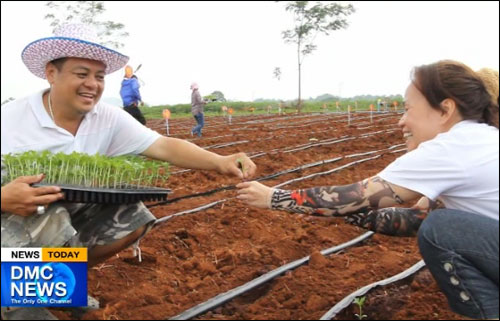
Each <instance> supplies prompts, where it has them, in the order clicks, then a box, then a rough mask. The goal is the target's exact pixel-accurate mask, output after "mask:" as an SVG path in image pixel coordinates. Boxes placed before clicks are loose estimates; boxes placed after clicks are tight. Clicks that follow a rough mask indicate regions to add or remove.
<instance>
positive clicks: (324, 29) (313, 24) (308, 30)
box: [282, 1, 355, 110]
mask: <svg viewBox="0 0 500 321" xmlns="http://www.w3.org/2000/svg"><path fill="white" fill-rule="evenodd" d="M285 9H286V11H291V12H292V13H293V15H294V21H295V26H294V27H293V28H292V29H288V30H285V31H283V32H282V37H283V40H284V41H285V43H293V44H296V45H297V52H298V55H297V62H298V67H299V68H298V69H299V98H298V108H299V110H300V109H301V106H302V104H301V103H302V100H301V68H302V63H303V61H304V57H305V56H306V55H308V54H311V53H312V52H313V51H314V50H316V45H315V44H314V40H315V39H316V36H317V35H318V34H320V33H324V34H326V35H328V34H329V32H331V31H335V30H338V29H345V28H347V26H348V23H347V20H346V19H345V17H347V16H348V15H350V14H351V13H353V12H354V11H355V10H354V7H353V6H352V5H351V4H349V5H345V6H344V5H341V4H338V3H329V4H325V3H321V2H320V1H317V2H316V3H315V4H314V5H312V6H309V1H290V2H288V3H287V5H286V8H285Z"/></svg>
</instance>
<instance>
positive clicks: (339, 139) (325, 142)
mask: <svg viewBox="0 0 500 321" xmlns="http://www.w3.org/2000/svg"><path fill="white" fill-rule="evenodd" d="M394 131H396V130H395V129H385V130H379V131H376V132H370V133H366V134H363V135H359V136H354V137H350V136H341V137H335V138H328V139H324V140H322V141H319V142H317V143H305V144H300V145H295V146H293V147H286V148H292V149H286V148H284V149H283V150H282V149H280V148H275V149H272V150H270V151H268V152H256V154H254V155H251V156H249V158H257V157H260V156H264V155H267V154H276V153H278V152H280V151H282V152H283V153H291V152H293V151H297V150H304V149H309V148H311V147H316V146H322V145H330V144H336V143H341V142H344V141H348V140H353V139H356V138H359V139H364V138H367V137H369V136H371V135H374V134H379V133H391V132H394ZM245 142H248V141H245ZM240 143H241V142H235V143H234V144H240ZM228 144H229V145H226V146H230V145H232V144H233V143H228ZM402 145H403V144H399V145H394V146H392V147H391V148H394V147H395V146H402ZM214 146H215V145H214ZM222 147H224V146H222ZM204 148H205V147H204ZM389 149H390V148H389ZM249 153H250V152H249ZM346 157H348V156H346ZM190 171H192V169H182V170H179V171H175V172H172V173H171V175H175V174H181V173H186V172H190Z"/></svg>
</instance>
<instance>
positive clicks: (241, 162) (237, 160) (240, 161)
mask: <svg viewBox="0 0 500 321" xmlns="http://www.w3.org/2000/svg"><path fill="white" fill-rule="evenodd" d="M236 163H238V168H239V169H241V172H242V173H245V168H244V167H243V160H242V159H241V158H238V159H236Z"/></svg>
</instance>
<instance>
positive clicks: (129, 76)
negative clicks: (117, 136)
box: [120, 66, 146, 125]
mask: <svg viewBox="0 0 500 321" xmlns="http://www.w3.org/2000/svg"><path fill="white" fill-rule="evenodd" d="M139 87H140V85H139V81H138V80H137V76H135V75H134V74H133V70H132V67H130V66H126V67H125V77H124V78H123V80H122V85H121V89H120V96H121V97H122V101H123V106H124V107H123V109H125V111H126V112H128V113H129V114H130V115H132V116H133V117H134V118H135V119H137V121H138V122H140V123H141V124H143V125H146V119H145V118H144V115H143V114H142V112H141V110H140V109H139V104H141V105H142V104H143V103H142V98H141V93H140V92H139Z"/></svg>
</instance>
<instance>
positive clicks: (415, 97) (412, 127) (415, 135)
mask: <svg viewBox="0 0 500 321" xmlns="http://www.w3.org/2000/svg"><path fill="white" fill-rule="evenodd" d="M404 107H405V113H404V114H403V117H401V119H400V120H399V123H398V125H399V126H400V127H401V129H402V130H403V135H404V138H405V139H406V146H407V147H408V151H412V150H414V149H416V148H417V147H418V146H419V145H420V143H422V142H425V141H428V140H431V139H433V138H434V137H436V135H437V134H439V133H440V132H441V131H442V130H441V128H442V127H441V120H442V115H443V113H442V112H441V111H440V110H437V109H434V108H432V107H431V105H430V104H429V102H427V99H425V97H424V95H422V93H421V92H420V91H419V90H418V89H417V87H415V86H414V85H413V84H410V85H409V86H408V88H407V89H406V92H405V102H404Z"/></svg>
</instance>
